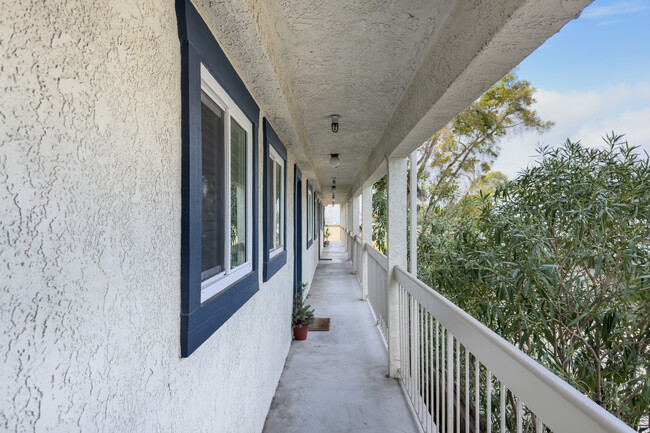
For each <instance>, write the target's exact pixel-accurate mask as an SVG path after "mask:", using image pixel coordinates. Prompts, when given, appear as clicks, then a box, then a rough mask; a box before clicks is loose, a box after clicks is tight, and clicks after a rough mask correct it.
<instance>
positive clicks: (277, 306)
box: [0, 0, 317, 433]
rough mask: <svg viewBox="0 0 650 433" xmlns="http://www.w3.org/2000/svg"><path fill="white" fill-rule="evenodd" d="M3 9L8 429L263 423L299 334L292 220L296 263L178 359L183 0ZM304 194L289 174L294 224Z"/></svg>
mask: <svg viewBox="0 0 650 433" xmlns="http://www.w3.org/2000/svg"><path fill="white" fill-rule="evenodd" d="M0 6H1V8H0V10H1V11H2V12H0V13H1V14H2V22H3V23H4V24H3V25H2V26H1V27H0V50H1V52H2V59H3V60H2V73H1V74H0V92H2V94H3V96H2V104H1V105H0V117H2V123H1V124H0V221H2V231H1V232H0V316H1V317H2V318H3V319H2V320H1V321H0V354H1V355H0V358H1V359H2V370H1V373H0V430H2V431H21V432H22V431H39V432H40V431H66V432H67V431H84V432H86V431H115V432H118V431H119V432H129V431H134V432H176V431H193V432H202V431H205V432H207V431H210V432H246V433H248V432H256V431H261V429H262V426H263V423H264V420H265V417H266V413H267V411H268V408H269V405H270V403H271V399H272V397H273V394H274V391H275V387H276V385H277V382H278V380H279V377H280V373H281V371H282V368H283V365H284V361H285V358H286V354H287V352H288V348H289V345H290V342H291V337H290V314H291V297H292V284H293V252H292V251H291V248H290V246H291V245H292V243H291V239H292V236H293V225H292V224H287V231H288V233H287V244H288V247H289V251H288V253H289V254H288V257H287V265H285V266H284V267H283V268H282V269H281V270H280V271H279V272H278V273H277V274H276V275H275V276H273V278H272V279H271V280H270V281H269V282H268V283H265V284H262V285H261V287H260V291H259V292H258V293H257V294H256V295H254V296H253V298H252V299H251V300H249V301H248V302H247V303H246V304H245V305H244V306H243V307H242V308H241V309H240V310H239V311H238V312H237V313H236V314H235V315H234V316H233V317H232V318H230V319H229V320H228V321H227V322H226V323H225V324H224V325H223V326H222V327H221V328H220V329H219V330H218V331H216V332H215V333H214V334H213V335H212V336H211V337H210V338H209V339H208V340H207V341H206V342H205V343H204V344H203V345H202V346H201V347H200V348H199V349H198V350H197V351H196V352H194V353H193V354H192V355H191V356H190V357H189V358H187V359H181V358H180V237H181V230H180V228H181V94H180V61H181V59H180V44H179V40H178V33H177V27H176V13H175V10H174V2H171V1H163V0H137V1H135V0H134V1H126V0H124V1H115V0H111V1H108V0H102V1H96V2H91V3H89V2H81V1H79V2H74V1H63V0H60V1H48V2H36V1H32V2H30V1H23V2H20V3H18V2H9V1H2V4H1V5H0ZM262 115H263V114H262ZM260 120H261V118H260ZM259 124H260V125H261V121H260V122H259ZM259 133H260V140H259V155H260V158H259V170H260V173H262V168H261V167H262V163H263V158H262V137H261V130H260V132H259ZM293 163H294V159H293V157H292V156H291V155H290V156H289V161H288V163H287V167H288V168H292V167H293ZM287 173H293V170H292V169H291V170H288V171H287ZM259 184H260V185H259V186H260V190H259V191H260V194H259V203H258V206H260V212H259V218H260V225H259V230H260V250H259V256H260V260H259V263H260V266H261V263H262V260H261V257H262V251H261V248H262V244H261V239H262V228H263V224H262V211H261V202H262V176H260V177H259ZM291 203H293V178H292V176H291V175H288V176H287V204H289V205H288V206H287V209H288V215H287V221H292V219H293V212H292V206H291V205H290V204H291ZM311 252H314V253H316V248H314V247H312V248H311V249H310V253H308V254H305V255H304V258H303V263H304V266H305V270H304V271H303V272H304V276H305V277H307V276H310V277H311V276H312V275H313V269H315V265H316V261H317V260H316V259H314V254H312V253H311ZM315 256H316V257H317V254H316V255H315ZM259 275H260V281H261V278H262V272H261V269H260V272H259Z"/></svg>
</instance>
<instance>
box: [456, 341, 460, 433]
mask: <svg viewBox="0 0 650 433" xmlns="http://www.w3.org/2000/svg"><path fill="white" fill-rule="evenodd" d="M456 433H460V341H458V338H457V339H456Z"/></svg>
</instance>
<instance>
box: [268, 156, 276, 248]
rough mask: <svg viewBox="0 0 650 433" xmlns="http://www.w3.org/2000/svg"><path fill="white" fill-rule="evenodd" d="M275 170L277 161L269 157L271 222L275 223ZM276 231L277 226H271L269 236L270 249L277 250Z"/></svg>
mask: <svg viewBox="0 0 650 433" xmlns="http://www.w3.org/2000/svg"><path fill="white" fill-rule="evenodd" d="M275 170H276V164H275V161H274V160H273V158H272V157H270V156H269V175H270V176H269V179H271V181H270V183H269V194H270V197H269V215H270V216H271V222H273V221H274V218H275V208H276V202H275V197H276V192H275V183H274V182H273V179H275ZM274 229H275V225H274V224H273V223H271V224H269V227H268V235H269V248H270V249H274V248H275V237H274Z"/></svg>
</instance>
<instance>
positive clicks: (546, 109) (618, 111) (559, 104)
mask: <svg viewBox="0 0 650 433" xmlns="http://www.w3.org/2000/svg"><path fill="white" fill-rule="evenodd" d="M535 96H536V99H537V103H536V104H535V109H536V110H537V112H538V114H539V115H540V117H541V118H542V119H544V120H552V121H554V122H555V126H553V127H552V128H551V130H550V131H548V132H546V133H544V134H542V135H538V134H536V133H534V132H524V133H521V134H518V135H514V136H511V137H509V138H507V139H506V140H504V141H503V142H502V143H501V146H502V152H501V155H500V156H499V158H498V159H497V161H496V162H495V164H494V166H493V169H494V170H500V171H503V172H504V173H505V174H507V175H508V177H509V178H513V177H514V176H515V174H516V173H517V172H518V171H520V170H521V169H522V168H524V167H526V165H527V164H529V163H530V162H531V161H532V157H533V156H534V155H535V154H536V152H535V148H536V146H537V145H538V144H540V145H549V146H556V145H558V144H561V143H564V142H565V141H566V139H567V138H569V139H571V140H572V141H578V140H580V141H581V142H582V143H583V144H585V145H588V146H601V145H604V142H603V140H602V137H604V136H605V134H607V133H611V131H614V132H616V133H617V134H625V139H627V141H628V142H629V143H630V144H631V145H634V146H640V147H641V148H642V149H644V150H647V151H648V152H649V153H650V83H648V82H639V83H637V84H636V85H635V86H626V85H622V84H621V85H617V86H611V87H608V88H605V89H602V90H600V91H590V92H569V93H559V92H552V91H545V90H539V91H538V92H537V93H536V95H535Z"/></svg>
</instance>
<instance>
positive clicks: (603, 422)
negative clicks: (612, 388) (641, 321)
mask: <svg viewBox="0 0 650 433" xmlns="http://www.w3.org/2000/svg"><path fill="white" fill-rule="evenodd" d="M347 240H348V243H347V246H348V253H349V257H350V259H351V260H352V262H353V264H354V268H355V270H356V271H357V274H358V275H359V276H360V275H362V274H363V260H362V251H363V249H365V250H366V252H367V253H368V261H367V266H368V273H367V276H368V301H369V303H370V307H371V309H372V311H373V313H374V314H375V317H376V318H377V321H378V324H379V326H380V328H381V332H382V334H383V335H384V338H386V339H387V337H388V334H389V332H391V330H389V329H388V326H387V323H388V308H387V307H388V306H387V304H386V300H387V293H386V291H387V276H388V260H387V258H386V256H384V255H383V254H381V253H380V252H379V251H377V250H376V249H375V248H373V247H372V246H371V245H369V244H365V245H362V244H361V240H360V239H359V238H358V237H355V236H353V235H352V234H350V233H348V239H347ZM394 278H395V279H396V280H397V282H398V284H399V314H400V319H399V323H400V325H399V329H398V330H396V332H399V334H400V354H399V355H400V356H399V357H400V360H401V367H400V380H401V382H402V383H403V385H404V388H405V389H406V392H407V393H408V395H409V398H410V400H411V403H412V404H413V408H414V410H415V412H416V414H417V416H418V418H419V421H420V423H421V425H422V428H423V430H424V431H425V432H427V433H428V432H439V433H492V432H493V431H494V432H503V433H505V432H517V433H522V432H531V433H532V432H536V433H542V432H544V433H545V432H549V431H552V432H556V433H575V432H589V433H632V432H634V430H632V429H631V428H630V427H629V426H627V424H625V423H623V422H622V421H620V420H619V419H618V418H616V417H615V416H613V415H612V414H610V413H609V412H607V411H606V410H605V409H603V408H602V407H600V406H598V405H597V404H596V403H594V402H593V401H592V400H591V399H589V398H588V397H586V396H584V395H583V394H581V393H580V392H578V391H577V390H576V389H574V388H573V387H571V386H570V385H569V384H567V383H566V382H564V381H563V380H562V379H560V378H559V377H557V376H556V375H555V374H553V373H551V372H550V371H549V370H547V369H546V368H544V367H543V366H542V365H540V364H539V363H537V362H536V361H534V360H533V359H531V358H530V357H529V356H527V355H526V354H524V353H523V352H522V351H520V350H519V349H517V348H516V347H515V346H513V345H512V344H510V343H508V342H507V341H506V340H504V339H503V338H501V337H500V336H499V335H497V334H496V333H495V332H493V331H492V330H490V329H488V328H487V327H486V326H485V325H483V324H482V323H480V322H479V321H477V320H476V319H474V318H473V317H472V316H470V315H469V314H467V313H466V312H465V311H463V310H461V309H460V308H458V307H457V306H456V305H454V304H453V303H452V302H451V301H449V300H448V299H446V298H445V297H444V296H442V295H441V294H439V293H437V292H436V291H434V290H433V289H431V288H430V287H428V286H427V285H426V284H424V283H423V282H421V281H420V280H418V279H417V278H415V277H413V276H412V275H411V274H409V273H408V272H406V271H405V270H404V269H402V268H400V267H395V270H394Z"/></svg>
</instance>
